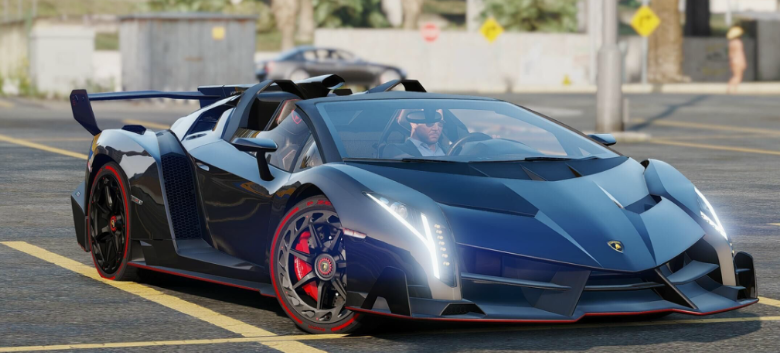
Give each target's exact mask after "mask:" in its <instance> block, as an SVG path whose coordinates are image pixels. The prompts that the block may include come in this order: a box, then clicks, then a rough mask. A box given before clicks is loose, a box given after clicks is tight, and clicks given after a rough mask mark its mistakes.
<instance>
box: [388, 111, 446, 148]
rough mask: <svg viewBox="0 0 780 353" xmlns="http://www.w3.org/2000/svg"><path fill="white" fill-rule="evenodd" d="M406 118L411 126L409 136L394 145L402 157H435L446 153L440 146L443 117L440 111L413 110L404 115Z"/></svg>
mask: <svg viewBox="0 0 780 353" xmlns="http://www.w3.org/2000/svg"><path fill="white" fill-rule="evenodd" d="M406 120H407V121H408V122H409V124H410V125H411V128H412V133H411V136H409V138H408V139H406V142H404V143H403V144H400V145H395V146H394V147H396V148H398V149H400V150H401V151H400V152H401V153H400V154H401V155H399V156H395V157H396V158H398V157H403V156H406V155H409V156H413V157H431V156H433V157H436V156H445V155H447V153H446V151H445V150H444V149H443V148H442V144H441V143H440V138H441V134H442V130H443V128H444V119H443V118H442V115H441V113H440V112H437V111H435V110H425V111H414V112H411V113H408V114H407V115H406Z"/></svg>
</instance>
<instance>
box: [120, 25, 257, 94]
mask: <svg viewBox="0 0 780 353" xmlns="http://www.w3.org/2000/svg"><path fill="white" fill-rule="evenodd" d="M119 21H120V25H119V50H120V52H121V56H122V59H121V60H122V89H123V90H125V91H138V90H165V91H189V90H194V89H195V88H197V87H198V86H203V85H221V84H238V83H252V82H254V81H255V80H256V78H255V72H254V69H255V64H254V53H255V21H256V17H254V16H234V15H223V14H211V13H151V14H137V15H131V16H125V17H120V18H119Z"/></svg>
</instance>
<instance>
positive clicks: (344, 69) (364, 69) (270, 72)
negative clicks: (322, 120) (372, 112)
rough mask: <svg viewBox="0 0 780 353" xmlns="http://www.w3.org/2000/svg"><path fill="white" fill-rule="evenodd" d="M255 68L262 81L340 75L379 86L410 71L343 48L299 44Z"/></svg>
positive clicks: (400, 77) (403, 77)
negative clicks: (371, 59)
mask: <svg viewBox="0 0 780 353" xmlns="http://www.w3.org/2000/svg"><path fill="white" fill-rule="evenodd" d="M255 70H256V71H255V73H256V76H257V79H258V80H259V81H262V80H266V79H272V80H279V79H287V80H293V81H300V80H305V79H307V78H309V77H314V76H320V75H325V74H336V75H339V76H341V77H343V78H344V80H346V81H347V82H349V83H350V84H351V85H357V86H375V85H377V84H380V83H383V82H388V81H391V80H399V79H405V78H406V72H405V71H404V70H402V69H400V68H398V67H394V66H389V65H383V64H379V63H373V62H369V61H366V60H363V59H360V58H358V57H357V56H355V55H354V54H352V53H350V52H348V51H345V50H342V49H334V48H321V47H313V46H300V47H296V48H294V49H291V50H289V51H286V52H283V53H281V54H280V55H279V56H278V57H276V58H275V59H272V60H265V61H258V62H257V63H256V69H255Z"/></svg>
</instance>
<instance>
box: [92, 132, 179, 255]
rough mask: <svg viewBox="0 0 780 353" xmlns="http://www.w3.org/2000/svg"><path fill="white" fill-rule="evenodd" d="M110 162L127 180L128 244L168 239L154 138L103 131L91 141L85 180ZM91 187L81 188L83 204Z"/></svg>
mask: <svg viewBox="0 0 780 353" xmlns="http://www.w3.org/2000/svg"><path fill="white" fill-rule="evenodd" d="M108 161H114V162H116V163H117V164H119V167H120V169H121V170H122V172H124V174H125V176H127V178H128V180H127V181H128V185H129V192H130V199H131V202H130V206H129V207H131V212H130V214H131V219H130V222H131V226H130V229H131V232H130V239H131V240H146V239H160V238H162V239H171V233H170V227H169V223H168V219H167V217H166V214H167V212H166V208H165V199H164V197H163V189H162V186H161V181H162V169H161V168H160V152H159V145H158V141H157V136H156V134H155V133H154V132H151V131H145V132H143V133H142V134H139V133H135V132H129V131H125V130H106V131H103V132H101V133H100V135H99V137H98V138H97V139H96V140H95V142H94V144H93V147H92V150H91V151H90V157H89V161H88V164H87V176H88V177H87V180H88V182H89V183H91V182H92V180H91V176H92V175H94V173H96V172H97V170H99V168H100V167H101V166H102V164H105V163H106V162H108ZM90 188H91V185H87V187H86V188H85V190H86V192H85V193H84V194H85V196H84V197H85V204H86V202H87V198H88V196H87V194H89V190H90Z"/></svg>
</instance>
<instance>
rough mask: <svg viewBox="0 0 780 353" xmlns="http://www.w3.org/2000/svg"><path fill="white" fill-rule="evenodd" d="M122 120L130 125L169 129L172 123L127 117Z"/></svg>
mask: <svg viewBox="0 0 780 353" xmlns="http://www.w3.org/2000/svg"><path fill="white" fill-rule="evenodd" d="M122 122H123V123H125V124H130V125H143V126H144V127H148V128H152V129H160V130H168V129H169V128H170V125H165V124H158V123H153V122H151V121H144V120H135V119H125V120H122Z"/></svg>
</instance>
